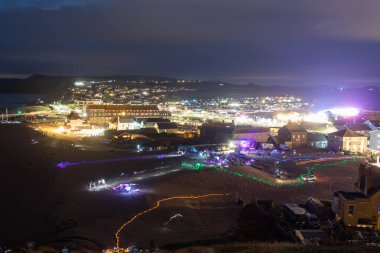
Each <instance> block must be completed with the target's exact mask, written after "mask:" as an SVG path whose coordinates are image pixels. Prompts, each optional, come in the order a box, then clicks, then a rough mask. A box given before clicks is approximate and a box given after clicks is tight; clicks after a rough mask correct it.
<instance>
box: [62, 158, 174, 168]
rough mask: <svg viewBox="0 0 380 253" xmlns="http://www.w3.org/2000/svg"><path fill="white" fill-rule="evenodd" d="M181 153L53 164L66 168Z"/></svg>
mask: <svg viewBox="0 0 380 253" xmlns="http://www.w3.org/2000/svg"><path fill="white" fill-rule="evenodd" d="M177 156H181V155H177V154H160V155H143V156H130V157H121V158H110V159H101V160H89V161H78V162H59V163H57V164H56V165H55V166H56V167H58V168H61V169H63V168H66V167H69V166H75V165H81V164H99V163H110V162H120V161H129V160H138V159H163V158H171V157H177Z"/></svg>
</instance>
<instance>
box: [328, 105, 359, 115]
mask: <svg viewBox="0 0 380 253" xmlns="http://www.w3.org/2000/svg"><path fill="white" fill-rule="evenodd" d="M329 111H330V112H331V113H332V114H335V115H338V116H343V117H354V116H357V115H358V114H359V109H357V108H354V107H346V108H333V109H330V110H329Z"/></svg>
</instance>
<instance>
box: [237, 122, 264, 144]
mask: <svg viewBox="0 0 380 253" xmlns="http://www.w3.org/2000/svg"><path fill="white" fill-rule="evenodd" d="M270 134H271V131H270V128H268V127H252V126H235V129H234V131H233V132H232V139H233V140H234V141H239V140H249V141H254V142H259V143H263V142H268V138H269V136H270Z"/></svg>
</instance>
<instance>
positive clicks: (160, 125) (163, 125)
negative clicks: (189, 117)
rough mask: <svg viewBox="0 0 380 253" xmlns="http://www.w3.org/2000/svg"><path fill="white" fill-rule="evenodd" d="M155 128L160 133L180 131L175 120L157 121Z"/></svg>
mask: <svg viewBox="0 0 380 253" xmlns="http://www.w3.org/2000/svg"><path fill="white" fill-rule="evenodd" d="M154 128H156V129H157V132H158V133H173V134H175V133H178V126H177V124H176V123H174V122H157V123H155V124H154Z"/></svg>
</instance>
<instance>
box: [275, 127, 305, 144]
mask: <svg viewBox="0 0 380 253" xmlns="http://www.w3.org/2000/svg"><path fill="white" fill-rule="evenodd" d="M278 136H279V138H280V140H281V142H282V143H284V144H285V145H287V146H288V147H299V146H304V145H306V144H307V131H306V129H305V128H304V127H302V126H301V125H298V124H294V123H288V124H287V125H285V126H283V127H281V128H280V129H279V130H278Z"/></svg>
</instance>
